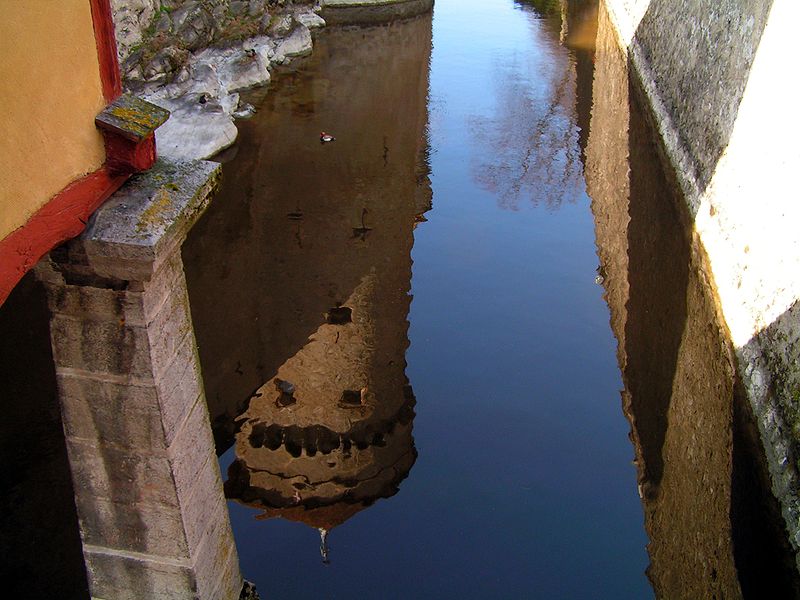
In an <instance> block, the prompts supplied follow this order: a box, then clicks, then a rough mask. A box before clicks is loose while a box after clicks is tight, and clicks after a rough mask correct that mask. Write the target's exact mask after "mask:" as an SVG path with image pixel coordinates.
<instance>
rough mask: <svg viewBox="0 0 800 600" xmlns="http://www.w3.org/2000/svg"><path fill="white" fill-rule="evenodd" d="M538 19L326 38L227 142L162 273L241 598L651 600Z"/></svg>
mask: <svg viewBox="0 0 800 600" xmlns="http://www.w3.org/2000/svg"><path fill="white" fill-rule="evenodd" d="M546 8H547V7H546V6H545V8H540V9H537V8H536V7H535V6H533V4H526V3H514V2H511V1H495V2H480V3H478V2H472V3H464V2H456V1H450V2H448V1H445V0H440V1H439V2H437V5H436V9H435V17H434V19H433V21H431V18H430V16H428V17H423V18H419V19H414V20H411V21H407V22H402V23H395V24H393V25H391V26H387V27H370V28H345V29H334V28H331V29H329V30H327V31H325V32H323V33H322V35H320V36H319V38H318V40H317V42H316V45H315V51H314V56H313V58H312V59H311V60H310V62H309V63H308V64H307V65H305V66H304V67H302V68H300V69H299V70H298V71H296V72H294V73H292V74H289V75H285V76H279V77H277V78H276V81H277V85H276V86H275V87H274V89H272V90H271V92H270V94H269V95H268V96H267V97H266V100H265V102H264V103H263V105H262V106H261V109H260V111H259V113H258V114H257V116H256V117H255V118H254V119H253V120H252V121H250V122H247V123H244V124H243V125H242V126H241V140H240V142H239V145H238V153H237V155H236V157H235V158H234V159H232V160H231V161H230V162H228V163H227V164H226V165H225V173H224V177H225V184H224V186H223V190H222V193H221V195H220V196H219V197H218V198H216V199H215V202H214V204H213V206H212V208H211V209H210V211H209V213H208V214H207V216H206V217H205V218H204V220H203V221H202V222H201V223H200V224H199V225H198V227H197V229H196V230H195V231H194V232H193V233H192V236H191V238H190V240H189V242H188V244H187V247H186V250H185V257H186V261H187V270H188V280H189V287H190V294H191V298H192V309H193V314H194V318H195V321H196V326H197V336H198V342H199V345H200V352H201V358H202V360H203V364H204V377H205V381H206V388H207V396H208V399H209V405H210V407H211V413H212V419H214V420H215V430H216V436H217V442H218V445H219V449H220V451H221V452H223V451H225V450H226V449H227V448H230V450H227V451H226V452H225V453H224V455H223V456H222V465H223V472H225V469H227V468H228V467H229V466H230V468H229V470H228V481H227V483H226V492H227V494H228V496H229V497H231V498H233V499H234V501H232V502H231V504H230V507H231V515H232V521H233V526H234V531H235V536H236V539H237V544H238V548H239V554H240V559H241V564H242V570H243V573H244V574H245V576H246V577H247V578H249V579H251V580H253V581H254V582H255V583H256V584H257V585H258V587H259V589H260V590H262V591H263V592H265V593H266V595H267V596H268V597H276V598H311V597H326V598H339V597H342V598H343V597H349V596H355V597H369V598H415V597H427V598H432V597H474V598H478V597H520V596H524V597H541V598H580V597H596V598H643V597H648V596H651V595H652V591H651V589H650V586H649V584H648V581H647V578H646V576H645V569H646V567H647V563H648V558H647V554H646V549H645V546H646V544H647V539H646V537H645V533H644V529H643V527H642V522H643V517H642V508H641V503H640V501H639V497H638V495H637V486H636V469H635V467H634V466H633V465H632V464H631V459H632V458H633V451H632V448H631V445H630V442H629V441H628V439H627V434H628V430H629V425H628V423H627V422H626V420H625V417H624V415H623V413H622V411H621V409H620V395H619V392H620V389H621V387H622V383H621V381H620V375H619V370H618V368H617V363H616V358H615V347H616V344H615V340H614V337H613V333H612V331H611V330H610V328H609V325H608V323H609V312H608V307H607V305H606V303H605V302H604V300H603V288H602V287H600V286H598V285H597V284H596V283H595V277H596V275H597V273H596V269H597V267H598V258H597V254H596V248H595V241H594V229H593V220H592V213H591V211H590V209H589V204H590V203H589V198H588V197H587V195H586V184H585V181H584V176H583V161H584V156H583V152H584V150H585V144H586V141H587V131H588V118H589V107H591V91H592V72H591V64H592V62H591V61H592V54H591V49H590V48H587V47H585V46H583V45H581V43H580V34H581V31H580V26H581V24H582V23H581V21H580V20H579V19H576V20H575V22H574V23H566V22H565V23H564V24H563V27H562V21H561V15H560V13H559V12H556V13H550V12H548V11H547V10H546ZM568 25H575V26H576V27H577V28H578V29H579V30H578V32H577V34H576V35H573V37H572V38H570V39H572V40H576V43H575V44H574V45H573V47H572V48H570V47H567V46H566V45H565V44H562V43H561V39H562V37H563V36H565V35H566V33H568V31H567V30H568V27H567V26H568ZM431 32H432V34H433V35H432V37H433V51H432V53H431ZM592 33H593V30H591V29H590V31H589V33H588V34H585V33H584V37H588V38H589V39H590V42H591V34H592ZM429 61H430V71H429ZM429 78H430V79H429ZM587 95H588V96H587ZM320 131H330V132H331V133H333V135H335V136H336V138H337V140H336V141H335V142H334V143H331V144H326V145H322V144H320V142H319V140H318V137H319V132H320ZM423 213H424V216H423ZM412 245H413V249H412ZM412 258H413V275H412V261H411V259H412ZM411 294H413V301H412V296H411ZM406 363H407V364H406ZM254 391H255V392H254ZM251 397H252V400H250V398H251ZM248 401H249V402H248ZM245 409H246V412H245V413H244V416H243V417H239V414H240V413H241V412H242V411H243V410H245ZM237 418H238V419H239V420H238V423H239V426H240V427H239V430H238V433H237V428H236V427H235V426H234V421H235V420H236V419H237ZM412 427H413V429H412ZM281 517H283V518H281ZM320 529H324V530H325V531H327V545H328V550H327V558H328V559H329V561H330V564H323V560H322V556H321V554H320V549H319V546H320V532H319V530H320Z"/></svg>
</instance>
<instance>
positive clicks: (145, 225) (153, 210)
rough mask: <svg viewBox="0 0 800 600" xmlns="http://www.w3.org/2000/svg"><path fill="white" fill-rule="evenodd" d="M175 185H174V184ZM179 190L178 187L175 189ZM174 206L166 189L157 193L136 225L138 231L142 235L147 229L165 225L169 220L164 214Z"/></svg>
mask: <svg viewBox="0 0 800 600" xmlns="http://www.w3.org/2000/svg"><path fill="white" fill-rule="evenodd" d="M173 185H174V184H173ZM174 189H177V186H175V187H174ZM171 206H172V198H171V197H170V195H169V192H168V191H167V190H166V189H165V188H161V189H160V190H158V192H156V194H155V196H154V197H153V200H152V202H151V203H150V206H148V207H147V208H146V209H145V210H144V212H142V216H141V217H139V221H138V222H137V223H136V231H137V232H139V233H141V232H143V231H144V230H146V229H155V228H157V227H160V226H162V225H164V224H165V223H166V222H167V218H166V217H165V215H164V213H165V212H166V211H167V210H168V209H169V208H170V207H171Z"/></svg>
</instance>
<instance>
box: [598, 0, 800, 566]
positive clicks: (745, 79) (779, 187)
mask: <svg viewBox="0 0 800 600" xmlns="http://www.w3.org/2000/svg"><path fill="white" fill-rule="evenodd" d="M604 4H605V10H607V12H608V16H609V17H610V20H611V22H612V23H613V26H614V28H615V30H616V33H617V36H618V43H619V44H620V46H621V47H622V49H623V50H624V51H626V52H627V55H628V58H629V61H630V71H631V77H632V78H633V79H634V80H635V83H636V85H635V87H636V88H638V89H639V90H640V91H641V93H642V97H643V99H644V104H645V105H646V106H648V107H649V109H650V117H651V118H652V121H653V124H654V126H655V127H656V129H657V130H658V132H659V134H660V137H661V140H662V142H663V143H662V148H661V149H662V151H663V153H664V155H665V158H666V161H667V163H668V164H670V165H671V166H672V168H673V171H674V175H675V183H676V184H677V186H678V187H679V188H680V190H681V192H682V195H683V197H684V199H685V202H686V205H687V208H688V214H689V215H690V217H691V219H692V221H693V223H694V232H695V235H696V236H697V239H698V241H699V242H700V244H701V245H702V247H703V249H704V250H705V252H706V253H707V255H708V260H709V263H710V267H711V270H712V274H713V279H714V284H715V286H716V291H717V297H718V302H719V307H718V308H719V311H720V313H721V315H722V316H723V318H724V321H725V323H726V325H727V328H728V330H729V332H730V336H731V340H732V342H733V346H734V348H735V352H736V357H737V363H738V364H737V371H738V377H739V378H740V379H741V383H742V384H743V387H744V389H745V391H746V393H747V396H748V399H749V401H750V405H751V407H752V409H753V413H754V416H755V418H756V421H757V423H758V427H759V432H760V435H761V441H762V444H763V446H764V451H765V455H766V458H767V462H768V464H769V470H770V475H771V478H772V487H773V492H774V494H775V496H776V497H777V498H778V500H779V501H780V503H781V507H782V512H783V517H784V520H785V522H786V526H787V529H788V532H789V536H790V539H791V543H792V545H793V547H794V550H795V552H796V553H797V552H798V550H800V500H799V498H800V494H799V493H798V491H799V490H800V485H799V484H798V482H799V481H800V479H799V478H798V471H800V462H798V457H799V456H800V443H799V442H798V440H800V409H799V408H798V405H799V404H800V373H799V372H800V368H799V367H798V365H800V321H799V320H798V318H800V308H798V306H797V302H798V299H799V298H800V230H799V229H798V228H797V226H796V223H798V217H800V203H798V202H797V201H796V197H797V192H796V190H795V187H794V174H795V172H797V171H798V169H800V150H798V147H797V145H796V142H795V140H796V138H797V137H798V133H800V127H799V126H798V123H797V120H796V119H795V118H794V114H793V113H794V109H793V104H794V98H793V96H792V94H791V88H792V86H793V81H792V79H794V77H793V76H791V75H790V74H789V73H788V72H785V71H786V69H785V68H783V67H784V65H786V64H787V63H788V60H787V57H788V56H790V51H791V49H792V44H793V42H792V40H793V36H792V33H793V32H792V29H793V27H794V23H796V22H797V19H798V17H800V7H799V6H798V4H797V3H795V2H792V0H766V1H763V0H606V2H605V3H604ZM798 564H800V559H799V560H798Z"/></svg>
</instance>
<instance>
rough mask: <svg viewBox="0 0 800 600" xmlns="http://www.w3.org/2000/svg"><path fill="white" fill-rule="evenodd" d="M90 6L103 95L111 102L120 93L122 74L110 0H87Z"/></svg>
mask: <svg viewBox="0 0 800 600" xmlns="http://www.w3.org/2000/svg"><path fill="white" fill-rule="evenodd" d="M89 4H90V5H91V7H92V24H93V25H94V39H95V42H96V43H97V58H98V60H99V61H100V81H101V82H102V84H103V96H104V97H105V99H106V102H108V103H111V102H113V101H114V100H116V98H117V97H118V96H119V95H120V94H121V93H122V76H121V75H120V71H119V59H118V58H117V38H116V36H115V34H114V18H113V16H112V14H111V2H110V0H89Z"/></svg>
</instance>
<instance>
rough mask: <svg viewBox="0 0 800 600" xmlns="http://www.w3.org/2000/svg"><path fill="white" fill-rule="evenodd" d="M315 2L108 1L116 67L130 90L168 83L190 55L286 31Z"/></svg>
mask: <svg viewBox="0 0 800 600" xmlns="http://www.w3.org/2000/svg"><path fill="white" fill-rule="evenodd" d="M311 4H314V2H313V0H305V1H303V0H295V1H294V2H293V1H292V0H111V5H112V10H113V13H114V25H115V33H116V38H117V50H118V52H119V58H120V65H121V68H122V71H123V76H124V77H125V79H126V81H127V82H128V83H129V85H130V84H132V85H136V84H143V83H146V82H148V83H153V82H162V83H168V82H169V81H170V80H171V78H172V77H173V76H174V75H176V74H177V73H178V72H179V71H180V68H181V67H182V66H183V65H184V64H185V63H186V61H187V60H188V57H189V54H190V53H191V52H195V51H198V50H202V49H204V48H208V47H211V46H224V45H230V44H232V43H234V42H237V41H242V40H245V39H247V38H251V37H255V36H257V35H261V34H267V33H270V32H273V33H274V32H275V31H276V30H278V32H279V33H280V30H281V29H286V28H287V24H286V23H285V22H282V19H283V18H284V17H285V16H286V14H287V12H288V11H289V10H290V9H291V8H292V7H293V6H294V5H298V6H299V5H311Z"/></svg>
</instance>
